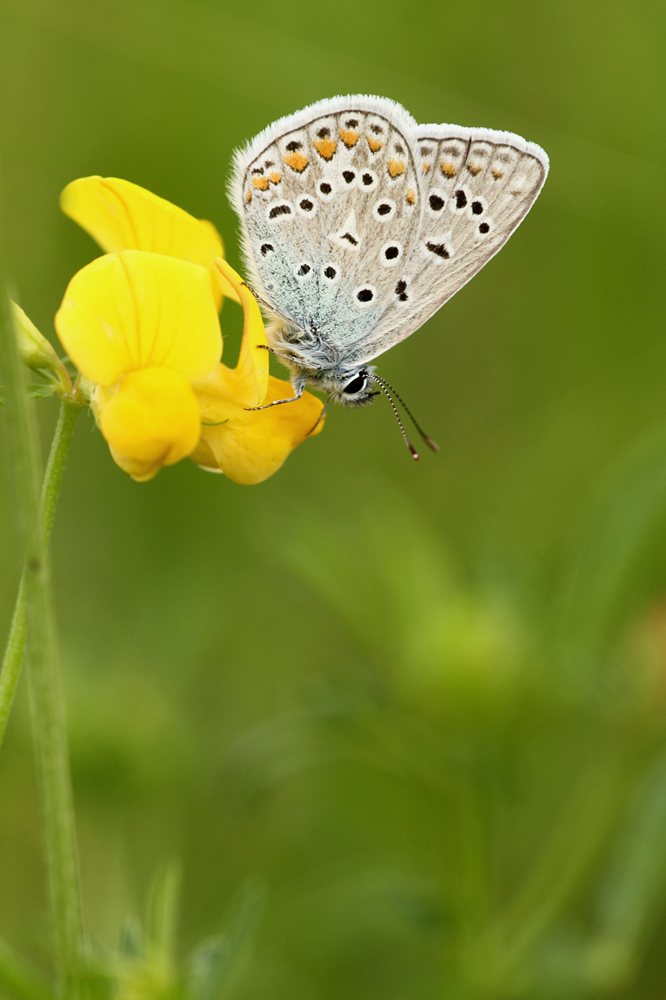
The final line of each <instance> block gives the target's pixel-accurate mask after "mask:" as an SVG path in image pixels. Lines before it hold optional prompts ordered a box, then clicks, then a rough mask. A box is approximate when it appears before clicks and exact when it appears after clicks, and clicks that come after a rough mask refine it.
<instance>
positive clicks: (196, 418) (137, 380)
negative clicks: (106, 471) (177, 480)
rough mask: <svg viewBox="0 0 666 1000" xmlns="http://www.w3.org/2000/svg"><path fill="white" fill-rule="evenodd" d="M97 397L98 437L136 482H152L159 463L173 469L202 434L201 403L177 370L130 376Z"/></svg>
mask: <svg viewBox="0 0 666 1000" xmlns="http://www.w3.org/2000/svg"><path fill="white" fill-rule="evenodd" d="M100 395H101V398H98V400H97V407H98V412H99V424H100V429H101V431H102V434H103V435H104V438H105V440H106V441H107V442H108V444H109V447H110V448H111V454H112V455H113V458H114V460H115V462H116V463H117V464H118V465H119V466H120V468H121V469H123V470H124V471H125V472H128V473H129V474H130V476H132V477H133V478H134V479H136V480H138V482H145V481H146V480H147V479H152V478H153V476H155V475H156V474H157V473H158V472H159V470H160V469H161V468H162V466H163V465H174V464H175V463H176V462H180V460H181V459H182V458H187V456H188V455H191V454H192V452H193V451H194V449H195V447H196V445H197V442H198V440H199V434H200V431H201V424H200V421H201V414H200V411H199V404H198V403H197V399H196V396H195V395H194V392H193V390H192V388H191V386H190V385H189V383H188V382H187V381H186V380H185V379H184V378H183V376H182V375H180V374H178V372H174V371H168V370H167V369H165V368H144V369H143V370H142V371H137V372H130V373H129V375H125V376H124V377H123V378H122V379H120V381H119V382H118V384H117V386H116V387H114V389H113V390H111V391H109V390H102V392H101V394H100Z"/></svg>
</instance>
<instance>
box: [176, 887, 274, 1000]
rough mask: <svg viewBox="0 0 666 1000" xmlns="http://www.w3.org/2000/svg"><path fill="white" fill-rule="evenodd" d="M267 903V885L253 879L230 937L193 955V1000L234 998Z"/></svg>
mask: <svg viewBox="0 0 666 1000" xmlns="http://www.w3.org/2000/svg"><path fill="white" fill-rule="evenodd" d="M265 899H266V891H265V888H264V886H263V884H262V883H261V882H260V881H259V880H257V879H249V880H248V881H247V882H246V883H245V885H244V887H243V889H242V892H241V897H240V900H239V902H238V904H237V905H236V907H235V912H233V914H232V917H231V920H230V923H229V928H228V931H227V932H226V934H219V935H216V936H215V937H213V938H208V939H207V940H206V941H202V942H201V944H200V945H199V947H198V948H197V949H196V950H195V951H194V952H193V954H192V956H191V959H190V973H189V977H188V982H187V996H188V997H189V998H190V1000H228V998H229V997H230V996H231V995H232V993H233V991H234V990H235V988H236V986H237V985H238V983H239V981H240V979H241V977H242V976H243V974H244V972H245V970H246V968H247V964H248V962H249V960H250V957H251V952H252V945H253V943H254V938H255V936H256V933H257V928H258V926H259V921H260V919H261V915H262V912H263V908H264V903H265Z"/></svg>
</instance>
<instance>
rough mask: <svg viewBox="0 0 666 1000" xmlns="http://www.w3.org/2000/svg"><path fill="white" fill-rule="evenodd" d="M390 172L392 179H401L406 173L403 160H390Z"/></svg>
mask: <svg viewBox="0 0 666 1000" xmlns="http://www.w3.org/2000/svg"><path fill="white" fill-rule="evenodd" d="M388 172H389V174H390V175H391V177H400V175H401V174H404V172H405V164H404V162H403V161H402V160H389V161H388Z"/></svg>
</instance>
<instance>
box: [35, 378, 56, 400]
mask: <svg viewBox="0 0 666 1000" xmlns="http://www.w3.org/2000/svg"><path fill="white" fill-rule="evenodd" d="M57 388H58V386H57V385H56V383H55V382H34V383H33V384H32V385H29V386H28V389H29V391H30V395H31V396H32V398H33V399H48V397H49V396H52V395H53V393H54V392H55V391H56V389H57Z"/></svg>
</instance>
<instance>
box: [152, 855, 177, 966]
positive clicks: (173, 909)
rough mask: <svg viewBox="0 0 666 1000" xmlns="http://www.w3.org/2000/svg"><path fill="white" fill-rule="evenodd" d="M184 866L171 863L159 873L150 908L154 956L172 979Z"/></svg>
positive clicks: (153, 886)
mask: <svg viewBox="0 0 666 1000" xmlns="http://www.w3.org/2000/svg"><path fill="white" fill-rule="evenodd" d="M180 876H181V873H180V865H179V864H178V862H176V861H169V862H167V863H166V864H164V865H163V866H162V867H161V868H159V869H158V871H157V872H156V874H155V876H154V878H153V881H152V884H151V887H150V890H149V892H148V903H147V907H146V937H147V939H148V946H149V948H150V949H151V952H152V957H153V960H154V961H155V962H157V963H158V964H159V965H161V967H162V971H163V974H165V975H167V976H169V975H171V974H172V973H173V970H174V969H175V947H176V928H177V923H178V903H179V897H180Z"/></svg>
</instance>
